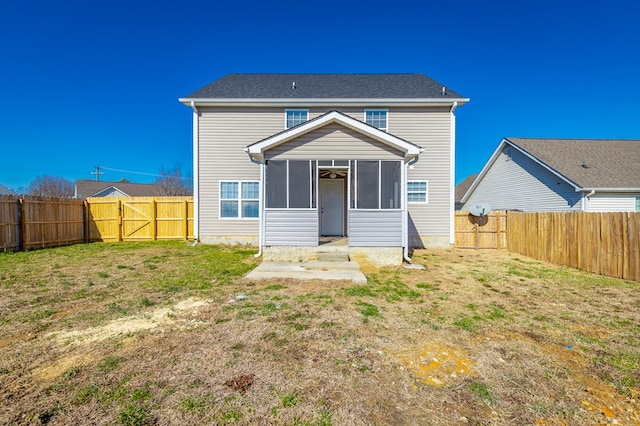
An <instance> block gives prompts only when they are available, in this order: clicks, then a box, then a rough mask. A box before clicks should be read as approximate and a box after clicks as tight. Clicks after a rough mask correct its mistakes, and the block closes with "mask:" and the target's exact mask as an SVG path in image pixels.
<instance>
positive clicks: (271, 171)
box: [266, 160, 287, 209]
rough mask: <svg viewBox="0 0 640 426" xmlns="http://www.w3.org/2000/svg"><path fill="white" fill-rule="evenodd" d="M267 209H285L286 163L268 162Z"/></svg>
mask: <svg viewBox="0 0 640 426" xmlns="http://www.w3.org/2000/svg"><path fill="white" fill-rule="evenodd" d="M266 191H267V194H266V195H267V208H272V209H274V208H287V162H286V161H276V160H269V161H268V162H267V170H266Z"/></svg>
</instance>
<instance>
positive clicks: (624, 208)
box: [587, 192, 640, 212]
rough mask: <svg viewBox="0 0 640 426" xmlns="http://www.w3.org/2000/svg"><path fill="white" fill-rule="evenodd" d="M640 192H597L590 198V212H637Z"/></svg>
mask: <svg viewBox="0 0 640 426" xmlns="http://www.w3.org/2000/svg"><path fill="white" fill-rule="evenodd" d="M638 196H640V194H611V193H609V194H606V193H601V194H599V193H597V192H596V193H595V194H593V195H592V196H590V197H589V198H588V201H587V211H588V212H635V211H636V197H638Z"/></svg>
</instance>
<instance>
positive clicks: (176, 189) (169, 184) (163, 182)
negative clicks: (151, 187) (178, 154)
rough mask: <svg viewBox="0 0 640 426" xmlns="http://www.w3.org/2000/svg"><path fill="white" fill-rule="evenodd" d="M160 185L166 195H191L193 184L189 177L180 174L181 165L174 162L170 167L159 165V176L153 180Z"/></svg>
mask: <svg viewBox="0 0 640 426" xmlns="http://www.w3.org/2000/svg"><path fill="white" fill-rule="evenodd" d="M154 183H155V184H156V185H158V186H160V187H161V188H162V189H163V190H164V192H165V194H166V195H168V196H179V195H193V185H192V180H191V179H190V178H186V177H185V176H183V174H182V167H181V166H180V165H179V164H176V165H175V166H174V167H173V168H172V169H170V168H165V167H164V166H163V167H160V177H158V178H157V179H156V181H155V182H154Z"/></svg>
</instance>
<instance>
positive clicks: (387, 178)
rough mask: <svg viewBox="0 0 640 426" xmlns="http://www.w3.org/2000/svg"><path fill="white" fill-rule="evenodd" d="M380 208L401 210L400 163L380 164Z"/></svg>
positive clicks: (386, 162)
mask: <svg viewBox="0 0 640 426" xmlns="http://www.w3.org/2000/svg"><path fill="white" fill-rule="evenodd" d="M380 177H381V182H380V199H381V201H382V202H381V203H380V208H382V209H399V208H400V162H399V161H382V162H381V163H380Z"/></svg>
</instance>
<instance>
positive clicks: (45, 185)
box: [27, 175, 75, 198]
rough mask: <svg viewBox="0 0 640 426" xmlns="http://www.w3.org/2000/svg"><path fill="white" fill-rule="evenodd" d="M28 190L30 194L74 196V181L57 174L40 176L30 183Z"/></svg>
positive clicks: (61, 196)
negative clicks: (56, 175)
mask: <svg viewBox="0 0 640 426" xmlns="http://www.w3.org/2000/svg"><path fill="white" fill-rule="evenodd" d="M27 192H28V193H29V194H30V195H38V196H41V197H59V198H68V197H73V195H74V192H75V191H74V188H73V182H71V181H70V180H68V179H65V178H62V177H55V176H48V175H44V176H38V177H37V178H35V179H34V180H33V181H31V183H30V184H29V187H28V188H27Z"/></svg>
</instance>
